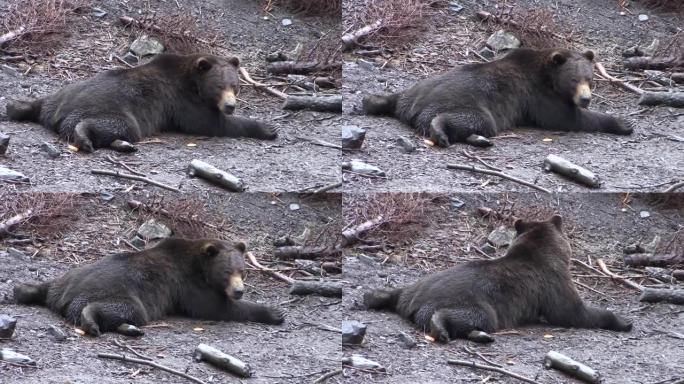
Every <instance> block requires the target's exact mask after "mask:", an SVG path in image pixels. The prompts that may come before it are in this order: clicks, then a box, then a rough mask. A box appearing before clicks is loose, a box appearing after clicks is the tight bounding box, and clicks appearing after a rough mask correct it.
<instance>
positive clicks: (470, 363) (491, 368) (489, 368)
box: [447, 359, 541, 384]
mask: <svg viewBox="0 0 684 384" xmlns="http://www.w3.org/2000/svg"><path fill="white" fill-rule="evenodd" d="M447 363H449V364H451V365H460V366H463V367H470V368H477V369H485V370H487V371H493V372H497V373H500V374H502V375H506V376H509V377H512V378H514V379H518V380H520V381H524V382H526V383H532V384H541V383H539V382H538V381H535V380H532V379H530V378H529V377H525V376H522V375H518V374H517V373H513V372H511V371H507V370H505V369H503V368H500V367H495V366H493V365H485V364H478V363H476V362H474V361H465V360H454V359H449V360H447Z"/></svg>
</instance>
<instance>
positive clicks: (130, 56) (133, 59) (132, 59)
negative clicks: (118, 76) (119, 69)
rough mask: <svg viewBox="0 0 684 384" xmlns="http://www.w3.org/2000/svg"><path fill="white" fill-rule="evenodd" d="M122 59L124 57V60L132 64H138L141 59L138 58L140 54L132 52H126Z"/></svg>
mask: <svg viewBox="0 0 684 384" xmlns="http://www.w3.org/2000/svg"><path fill="white" fill-rule="evenodd" d="M122 59H123V61H125V62H127V63H128V64H130V65H136V64H138V60H140V59H139V58H138V56H136V55H134V54H133V53H131V52H126V54H125V55H124V57H123V58H122Z"/></svg>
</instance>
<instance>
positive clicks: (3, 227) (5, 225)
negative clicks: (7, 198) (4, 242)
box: [0, 209, 33, 237]
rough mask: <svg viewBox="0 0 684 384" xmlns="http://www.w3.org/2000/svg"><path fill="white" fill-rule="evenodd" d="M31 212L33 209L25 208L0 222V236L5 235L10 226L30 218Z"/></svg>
mask: <svg viewBox="0 0 684 384" xmlns="http://www.w3.org/2000/svg"><path fill="white" fill-rule="evenodd" d="M32 214H33V210H31V209H27V210H26V212H24V213H20V214H18V215H14V216H12V217H10V218H9V219H7V220H5V221H4V222H2V223H0V237H2V236H5V235H6V234H7V233H8V232H9V231H10V230H12V227H14V226H15V225H17V224H19V223H21V222H22V221H24V220H26V219H28V218H30V217H31V215H32Z"/></svg>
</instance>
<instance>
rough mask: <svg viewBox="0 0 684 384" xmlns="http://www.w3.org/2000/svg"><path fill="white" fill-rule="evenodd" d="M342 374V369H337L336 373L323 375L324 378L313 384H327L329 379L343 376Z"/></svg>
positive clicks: (331, 372)
mask: <svg viewBox="0 0 684 384" xmlns="http://www.w3.org/2000/svg"><path fill="white" fill-rule="evenodd" d="M341 374H342V370H341V369H336V370H334V371H330V372H328V373H325V374H323V376H321V377H319V378H318V379H316V380H314V381H313V384H321V383H325V382H326V381H328V379H329V378H331V377H334V376H337V375H341Z"/></svg>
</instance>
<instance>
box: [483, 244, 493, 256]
mask: <svg viewBox="0 0 684 384" xmlns="http://www.w3.org/2000/svg"><path fill="white" fill-rule="evenodd" d="M480 251H482V252H484V253H486V254H488V255H490V256H492V255H495V254H496V248H494V246H493V245H491V244H489V243H485V244H484V245H483V246H481V247H480Z"/></svg>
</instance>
